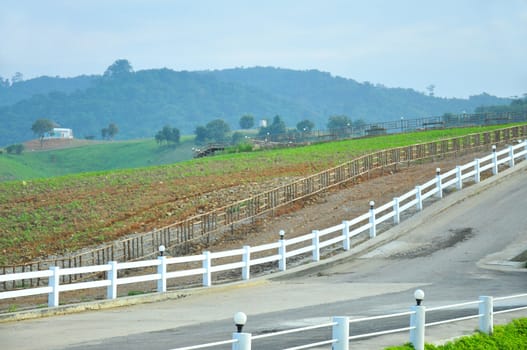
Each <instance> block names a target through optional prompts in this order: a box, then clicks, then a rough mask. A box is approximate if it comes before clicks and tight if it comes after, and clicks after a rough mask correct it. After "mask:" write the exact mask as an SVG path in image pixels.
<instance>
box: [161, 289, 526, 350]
mask: <svg viewBox="0 0 527 350" xmlns="http://www.w3.org/2000/svg"><path fill="white" fill-rule="evenodd" d="M418 293H421V299H417V305H415V306H411V307H410V311H407V312H398V313H393V314H386V315H378V316H372V317H364V318H357V319H353V318H350V317H349V316H338V317H332V319H331V322H328V323H322V324H316V325H311V326H307V327H301V328H293V329H288V330H283V331H278V332H274V333H265V334H261V335H254V336H253V335H252V334H251V333H243V332H242V330H243V324H241V325H240V324H237V325H236V326H237V328H238V332H236V333H233V335H232V339H230V340H225V341H220V342H215V343H207V344H200V345H194V346H188V347H181V348H175V349H171V350H191V349H204V348H208V349H210V348H213V347H216V346H219V345H225V344H229V343H230V344H232V349H233V350H249V349H251V347H252V344H253V343H255V344H256V343H257V342H258V340H261V339H264V338H270V337H282V338H285V337H286V336H287V335H288V334H293V333H300V332H307V331H310V330H314V329H319V328H330V330H331V338H330V339H327V340H322V341H317V342H313V343H308V344H303V345H299V346H295V347H290V348H286V350H300V349H311V348H315V347H316V348H318V347H320V346H322V345H330V344H331V349H332V350H348V349H349V348H350V343H351V344H352V345H353V341H355V340H358V339H364V338H370V337H376V336H381V335H387V334H393V333H401V332H409V341H410V343H411V344H412V345H413V346H414V348H415V349H416V350H424V344H425V328H426V327H433V326H439V325H442V324H446V323H453V322H460V321H466V320H470V319H478V327H477V328H478V330H479V331H480V332H482V333H485V334H492V333H493V331H494V315H496V314H502V313H508V312H515V311H521V310H525V309H527V306H515V307H512V306H510V307H503V306H502V307H501V308H503V309H502V310H499V311H496V310H495V308H496V306H495V302H500V301H503V300H511V299H521V300H520V301H519V302H522V303H523V304H525V302H526V301H527V294H516V295H511V296H506V297H498V298H494V297H492V296H480V297H479V300H475V301H469V302H463V303H458V304H451V305H444V306H439V307H433V308H426V307H425V306H424V305H421V302H422V300H423V299H422V298H424V293H423V292H422V291H421V290H417V291H416V293H415V295H418ZM519 302H517V303H519ZM467 307H474V308H475V310H474V313H473V314H470V315H468V316H461V317H451V318H445V319H443V320H441V321H435V322H428V323H426V322H425V319H426V318H427V317H429V316H430V314H431V313H433V312H435V311H440V310H447V309H449V310H455V309H458V311H459V310H460V308H465V309H467ZM404 316H410V317H409V318H410V321H409V325H408V326H407V327H399V328H392V329H387V330H383V331H377V332H369V333H362V334H356V335H352V336H350V327H351V328H353V325H355V324H357V323H362V322H371V321H377V320H385V319H388V318H396V317H404ZM245 320H246V317H245ZM235 322H236V321H235ZM328 333H329V331H328ZM393 345H397V344H393ZM351 347H352V346H351Z"/></svg>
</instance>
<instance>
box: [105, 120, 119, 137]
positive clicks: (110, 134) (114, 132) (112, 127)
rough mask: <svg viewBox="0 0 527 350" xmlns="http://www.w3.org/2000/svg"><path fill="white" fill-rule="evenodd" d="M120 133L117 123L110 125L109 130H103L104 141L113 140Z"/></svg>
mask: <svg viewBox="0 0 527 350" xmlns="http://www.w3.org/2000/svg"><path fill="white" fill-rule="evenodd" d="M118 132H119V128H117V125H116V124H115V123H110V124H109V125H108V127H107V128H102V129H101V136H102V138H103V139H104V140H113V138H114V137H115V135H117V133H118Z"/></svg>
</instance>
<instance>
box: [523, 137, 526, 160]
mask: <svg viewBox="0 0 527 350" xmlns="http://www.w3.org/2000/svg"><path fill="white" fill-rule="evenodd" d="M523 143H524V146H523V148H524V149H525V152H527V139H525V140H524V141H523ZM525 160H527V153H526V154H525Z"/></svg>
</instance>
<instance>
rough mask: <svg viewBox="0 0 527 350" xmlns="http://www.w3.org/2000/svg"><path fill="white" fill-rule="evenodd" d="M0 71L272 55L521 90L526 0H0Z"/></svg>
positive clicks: (178, 64) (341, 72) (525, 81)
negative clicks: (122, 60) (116, 61)
mask: <svg viewBox="0 0 527 350" xmlns="http://www.w3.org/2000/svg"><path fill="white" fill-rule="evenodd" d="M0 38H1V39H0V43H1V44H0V76H2V77H4V78H11V77H12V76H13V74H14V73H15V72H21V73H23V75H24V77H25V78H26V79H28V78H32V77H36V76H41V75H49V76H55V75H59V76H62V77H66V76H77V75H81V74H102V73H103V72H104V70H105V69H106V68H107V67H108V66H109V65H110V64H111V63H113V62H114V61H115V60H116V59H119V58H126V59H128V60H129V61H130V62H131V63H132V66H133V67H134V69H135V70H141V69H149V68H162V67H167V68H170V69H174V70H204V69H222V68H233V67H252V66H273V67H282V68H292V69H301V70H304V69H318V70H322V71H326V72H330V73H331V74H332V75H338V76H342V77H346V78H352V79H355V80H357V81H359V82H363V81H370V82H372V83H381V84H384V85H386V86H388V87H405V88H413V89H416V90H418V91H425V90H426V87H427V86H428V85H430V84H434V85H435V86H436V89H435V92H436V95H437V96H448V97H451V96H456V97H468V96H470V95H475V94H479V93H481V92H487V93H490V94H493V95H498V96H501V97H510V96H521V95H523V94H524V93H527V0H435V1H427V0H415V1H414V0H385V1H380V0H363V1H353V0H347V1H345V0H343V1H336V0H335V1H334V0H321V1H314V0H303V1H299V0H298V1H297V0H289V1H288V0H276V1H275V0H258V1H241V0H239V1H237V0H215V1H214V0H188V1H187V0H181V1H179V0H1V1H0Z"/></svg>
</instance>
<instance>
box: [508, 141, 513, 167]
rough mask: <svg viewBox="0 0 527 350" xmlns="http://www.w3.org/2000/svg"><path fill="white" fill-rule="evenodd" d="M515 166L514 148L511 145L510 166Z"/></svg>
mask: <svg viewBox="0 0 527 350" xmlns="http://www.w3.org/2000/svg"><path fill="white" fill-rule="evenodd" d="M513 166H514V148H513V147H512V146H509V168H512V167H513Z"/></svg>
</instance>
